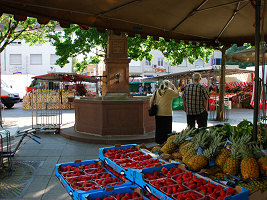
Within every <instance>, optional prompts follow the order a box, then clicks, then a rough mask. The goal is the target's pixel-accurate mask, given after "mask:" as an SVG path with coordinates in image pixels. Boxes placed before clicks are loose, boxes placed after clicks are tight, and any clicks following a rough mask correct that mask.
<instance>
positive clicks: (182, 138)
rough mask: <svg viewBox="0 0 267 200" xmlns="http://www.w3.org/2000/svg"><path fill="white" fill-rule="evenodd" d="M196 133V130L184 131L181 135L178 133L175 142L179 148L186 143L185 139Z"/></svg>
mask: <svg viewBox="0 0 267 200" xmlns="http://www.w3.org/2000/svg"><path fill="white" fill-rule="evenodd" d="M194 133H195V129H185V130H182V131H181V132H180V133H177V134H176V135H175V137H174V140H173V142H174V143H175V144H176V145H177V146H179V147H180V146H181V144H182V143H184V141H185V139H186V138H188V137H190V136H191V135H192V134H194Z"/></svg>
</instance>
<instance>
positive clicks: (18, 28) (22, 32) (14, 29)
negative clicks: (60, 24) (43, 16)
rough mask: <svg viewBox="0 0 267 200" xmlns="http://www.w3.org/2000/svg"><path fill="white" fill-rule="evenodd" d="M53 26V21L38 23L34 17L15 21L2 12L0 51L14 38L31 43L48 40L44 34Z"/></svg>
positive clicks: (52, 29)
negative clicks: (43, 23) (44, 23)
mask: <svg viewBox="0 0 267 200" xmlns="http://www.w3.org/2000/svg"><path fill="white" fill-rule="evenodd" d="M55 27H56V24H55V22H53V21H50V22H49V23H48V24H47V25H40V24H39V23H38V22H37V19H35V18H31V17H27V19H26V20H25V21H16V20H15V19H14V17H13V16H12V15H7V14H3V15H2V16H1V17H0V28H1V30H0V53H1V52H2V51H3V50H4V49H5V48H6V47H7V46H8V45H9V44H11V43H12V42H13V41H14V40H16V39H19V40H23V39H24V40H25V41H26V42H27V43H30V44H31V45H33V44H35V43H38V42H40V43H45V42H48V41H49V38H48V37H46V36H47V35H48V33H50V32H53V31H54V30H55Z"/></svg>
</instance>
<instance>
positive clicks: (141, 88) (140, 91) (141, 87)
mask: <svg viewBox="0 0 267 200" xmlns="http://www.w3.org/2000/svg"><path fill="white" fill-rule="evenodd" d="M143 91H144V88H143V86H142V85H140V87H139V93H140V94H143Z"/></svg>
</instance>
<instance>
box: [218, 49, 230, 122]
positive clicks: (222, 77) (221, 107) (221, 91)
mask: <svg viewBox="0 0 267 200" xmlns="http://www.w3.org/2000/svg"><path fill="white" fill-rule="evenodd" d="M226 49H227V47H226V46H223V48H222V50H221V51H222V63H221V73H220V88H219V106H218V108H217V115H216V121H223V111H224V94H225V63H226V55H225V51H226Z"/></svg>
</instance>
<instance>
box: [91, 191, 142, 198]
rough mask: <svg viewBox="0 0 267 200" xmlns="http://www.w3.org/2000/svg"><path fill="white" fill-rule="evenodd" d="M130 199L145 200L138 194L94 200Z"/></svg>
mask: <svg viewBox="0 0 267 200" xmlns="http://www.w3.org/2000/svg"><path fill="white" fill-rule="evenodd" d="M128 199H135V200H143V199H144V198H143V197H141V195H140V194H139V193H137V192H133V193H126V194H117V195H114V196H109V197H104V198H101V197H98V198H96V199H94V200H128Z"/></svg>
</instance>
